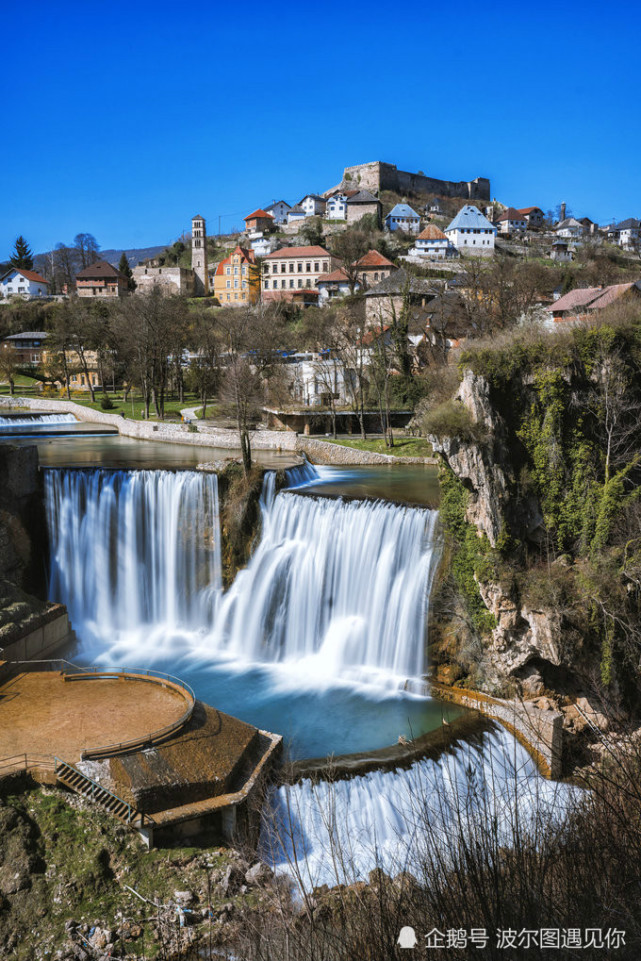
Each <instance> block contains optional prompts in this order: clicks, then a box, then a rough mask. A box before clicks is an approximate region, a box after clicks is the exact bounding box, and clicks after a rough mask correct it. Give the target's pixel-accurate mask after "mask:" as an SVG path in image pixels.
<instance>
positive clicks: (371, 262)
mask: <svg viewBox="0 0 641 961" xmlns="http://www.w3.org/2000/svg"><path fill="white" fill-rule="evenodd" d="M356 264H357V266H358V267H393V266H394V264H393V263H392V261H391V260H388V259H387V257H383V255H382V254H379V252H378V250H368V251H367V253H366V254H364V255H363V256H362V257H361V258H360V260H357V261H356Z"/></svg>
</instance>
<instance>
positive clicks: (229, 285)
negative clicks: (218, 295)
mask: <svg viewBox="0 0 641 961" xmlns="http://www.w3.org/2000/svg"><path fill="white" fill-rule="evenodd" d="M226 286H227V288H228V289H229V287H231V280H228V281H227V284H226Z"/></svg>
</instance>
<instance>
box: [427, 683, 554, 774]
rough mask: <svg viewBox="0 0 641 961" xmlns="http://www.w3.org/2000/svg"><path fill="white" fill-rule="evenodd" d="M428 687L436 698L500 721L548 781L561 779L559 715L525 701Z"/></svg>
mask: <svg viewBox="0 0 641 961" xmlns="http://www.w3.org/2000/svg"><path fill="white" fill-rule="evenodd" d="M431 687H432V689H433V690H434V693H435V694H437V695H438V696H439V697H442V698H445V699H446V700H450V701H455V702H456V703H457V704H462V705H463V706H464V707H471V708H473V709H474V710H475V711H479V712H480V713H481V714H485V715H486V717H491V718H494V719H495V720H497V721H500V722H501V724H503V725H504V726H505V727H507V728H508V729H509V730H510V731H512V733H513V734H515V735H516V737H517V738H518V740H519V741H521V743H523V744H524V746H525V747H527V748H528V750H529V751H530V752H531V753H532V754H533V756H534V759H535V760H536V762H537V764H538V766H539V769H540V770H541V772H542V773H543V774H545V775H546V776H547V777H551V778H558V777H560V776H561V762H562V749H563V715H562V714H561V713H560V712H558V711H552V710H541V708H539V707H537V706H536V705H534V704H530V703H529V702H528V701H505V700H501V699H499V698H496V697H490V696H489V695H487V694H481V693H480V692H479V691H468V690H465V689H464V688H455V687H447V686H446V685H444V684H437V683H436V682H432V684H431Z"/></svg>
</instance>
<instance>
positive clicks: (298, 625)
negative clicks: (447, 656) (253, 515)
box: [212, 479, 439, 686]
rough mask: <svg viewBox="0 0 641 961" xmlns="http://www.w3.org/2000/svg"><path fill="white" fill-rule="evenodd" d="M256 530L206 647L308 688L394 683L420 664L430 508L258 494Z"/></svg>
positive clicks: (415, 673)
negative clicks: (345, 682) (345, 681)
mask: <svg viewBox="0 0 641 961" xmlns="http://www.w3.org/2000/svg"><path fill="white" fill-rule="evenodd" d="M262 507H263V532H262V538H261V541H260V543H259V545H258V547H257V548H256V550H255V552H254V555H253V557H252V558H251V560H250V562H249V565H248V566H247V568H246V569H245V570H243V571H241V572H240V573H239V574H238V575H237V577H236V580H235V581H234V583H233V585H232V587H231V588H230V590H229V591H228V593H227V595H226V596H225V598H224V599H223V601H222V603H221V605H220V607H219V610H218V613H217V617H216V621H215V624H214V631H213V638H212V641H213V646H214V648H215V649H217V650H219V651H221V652H224V653H225V654H226V655H227V656H231V657H234V658H237V659H241V660H245V661H252V662H257V661H258V662H269V663H272V664H279V665H288V666H290V667H295V668H296V669H297V670H296V673H297V674H298V675H299V679H300V675H304V676H305V678H306V679H307V683H309V682H310V681H311V682H312V683H314V684H318V683H319V681H322V680H323V679H325V680H330V679H337V678H339V677H349V678H350V679H352V680H359V681H371V680H373V679H374V678H376V680H377V683H380V682H381V681H383V683H385V684H386V685H389V683H390V682H391V683H394V684H396V685H399V683H400V685H401V686H402V684H403V682H404V681H405V679H407V678H418V677H420V675H421V674H423V672H424V669H425V659H424V651H425V619H426V618H425V615H426V611H427V602H428V597H429V591H430V587H431V581H432V577H433V574H434V570H435V567H436V561H437V558H438V543H439V542H438V538H437V536H436V526H437V519H438V515H437V512H436V511H430V510H420V509H416V508H412V507H405V506H402V505H398V504H391V503H387V502H382V501H377V502H372V501H351V502H347V503H346V502H344V501H342V500H334V499H328V498H318V499H317V498H313V497H310V496H301V495H298V494H294V493H287V492H281V493H279V494H278V495H277V496H275V497H274V494H273V483H272V484H271V485H270V483H269V479H268V481H267V482H266V485H265V488H264V491H263V501H262Z"/></svg>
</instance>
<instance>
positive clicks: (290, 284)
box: [289, 277, 294, 287]
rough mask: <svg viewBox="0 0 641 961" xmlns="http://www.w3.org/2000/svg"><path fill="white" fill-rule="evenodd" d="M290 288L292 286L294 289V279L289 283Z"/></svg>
mask: <svg viewBox="0 0 641 961" xmlns="http://www.w3.org/2000/svg"><path fill="white" fill-rule="evenodd" d="M289 286H290V287H293V286H294V278H293V277H292V278H291V280H290V281H289Z"/></svg>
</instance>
